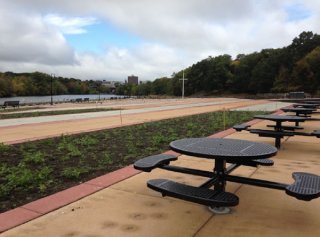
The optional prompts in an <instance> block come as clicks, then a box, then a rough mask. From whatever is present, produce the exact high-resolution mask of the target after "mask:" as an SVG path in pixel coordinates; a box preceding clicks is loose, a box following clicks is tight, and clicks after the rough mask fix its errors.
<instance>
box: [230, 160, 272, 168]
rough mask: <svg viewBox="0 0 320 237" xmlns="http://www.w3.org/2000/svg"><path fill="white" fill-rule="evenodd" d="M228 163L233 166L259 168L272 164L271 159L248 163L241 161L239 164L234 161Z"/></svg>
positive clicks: (249, 161)
mask: <svg viewBox="0 0 320 237" xmlns="http://www.w3.org/2000/svg"><path fill="white" fill-rule="evenodd" d="M226 161H227V162H228V163H235V164H240V165H245V166H252V167H258V166H259V165H261V166H273V165H274V162H273V160H271V159H257V160H248V161H241V162H239V163H237V162H234V161H230V162H229V161H228V159H227V160H226Z"/></svg>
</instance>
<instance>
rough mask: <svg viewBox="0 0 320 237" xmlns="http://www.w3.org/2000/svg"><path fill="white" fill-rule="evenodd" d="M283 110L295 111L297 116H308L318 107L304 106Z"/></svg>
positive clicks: (284, 110) (283, 109)
mask: <svg viewBox="0 0 320 237" xmlns="http://www.w3.org/2000/svg"><path fill="white" fill-rule="evenodd" d="M281 110H282V111H283V112H289V113H290V112H291V113H295V114H296V116H301V115H303V116H308V115H310V114H312V113H313V112H314V111H315V110H316V109H315V108H302V107H296V108H282V109H281Z"/></svg>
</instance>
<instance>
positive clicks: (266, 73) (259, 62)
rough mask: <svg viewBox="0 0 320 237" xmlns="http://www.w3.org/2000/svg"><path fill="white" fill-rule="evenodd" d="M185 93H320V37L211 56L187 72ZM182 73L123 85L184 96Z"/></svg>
mask: <svg viewBox="0 0 320 237" xmlns="http://www.w3.org/2000/svg"><path fill="white" fill-rule="evenodd" d="M184 73H185V76H186V77H187V78H188V81H187V82H186V84H185V94H186V95H189V96H190V95H194V94H198V93H202V94H203V93H205V94H208V95H210V94H215V93H248V94H257V93H286V92H290V91H305V92H308V93H311V94H320V93H319V92H320V36H319V35H317V34H313V33H312V32H302V33H301V34H300V35H299V37H296V38H295V39H293V41H292V43H291V44H290V45H289V46H287V47H284V48H279V49H263V50H262V51H261V52H254V53H251V54H247V55H245V54H239V55H238V56H237V57H236V59H234V60H232V58H231V56H230V55H220V56H217V57H208V58H206V59H204V60H202V61H200V62H198V63H196V64H194V65H192V66H191V67H189V68H186V69H184ZM181 78H182V71H180V72H178V73H175V74H173V76H172V77H171V78H167V77H165V78H159V79H156V80H155V81H153V82H151V83H147V84H142V85H139V86H132V85H123V86H122V88H121V90H118V92H119V93H120V94H121V93H123V92H125V93H126V94H128V95H148V94H158V95H162V94H167V95H175V96H179V95H181V84H182V83H181V81H179V79H181Z"/></svg>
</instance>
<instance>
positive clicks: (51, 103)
mask: <svg viewBox="0 0 320 237" xmlns="http://www.w3.org/2000/svg"><path fill="white" fill-rule="evenodd" d="M53 76H54V75H52V74H51V87H50V94H51V102H50V105H53V98H52V94H53V88H52V82H53V81H52V79H53V78H52V77H53Z"/></svg>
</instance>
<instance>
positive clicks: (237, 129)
mask: <svg viewBox="0 0 320 237" xmlns="http://www.w3.org/2000/svg"><path fill="white" fill-rule="evenodd" d="M249 127H251V125H247V124H245V123H243V124H237V125H234V126H233V129H235V130H236V131H237V132H241V131H242V130H246V129H247V128H249Z"/></svg>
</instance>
